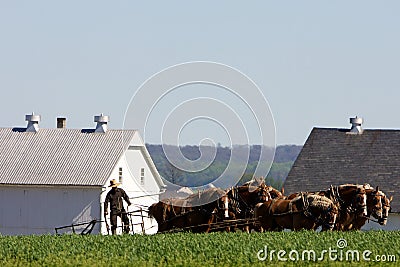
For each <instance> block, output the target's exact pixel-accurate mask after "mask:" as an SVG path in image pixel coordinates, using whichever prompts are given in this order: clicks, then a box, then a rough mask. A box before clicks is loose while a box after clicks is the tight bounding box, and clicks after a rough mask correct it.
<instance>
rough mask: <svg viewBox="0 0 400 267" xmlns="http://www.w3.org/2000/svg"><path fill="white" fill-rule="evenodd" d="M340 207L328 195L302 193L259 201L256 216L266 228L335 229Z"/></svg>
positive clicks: (274, 229) (273, 229) (275, 229)
mask: <svg viewBox="0 0 400 267" xmlns="http://www.w3.org/2000/svg"><path fill="white" fill-rule="evenodd" d="M337 215H338V209H337V207H336V205H335V204H334V203H333V202H332V201H331V200H330V199H329V198H327V197H324V196H320V195H317V194H310V193H309V194H300V195H299V196H297V197H295V198H293V199H291V200H287V199H273V200H269V201H267V202H264V203H259V204H257V206H256V209H255V217H256V218H257V219H258V220H259V222H260V224H261V226H262V227H263V229H264V230H269V231H271V230H272V231H277V230H282V229H291V230H300V229H309V230H310V229H316V228H318V227H319V226H322V227H323V230H328V229H329V230H331V229H333V227H334V225H335V223H336V217H337Z"/></svg>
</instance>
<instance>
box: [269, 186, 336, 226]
mask: <svg viewBox="0 0 400 267" xmlns="http://www.w3.org/2000/svg"><path fill="white" fill-rule="evenodd" d="M307 196H308V194H307V193H303V192H301V193H300V196H298V197H296V198H294V199H292V200H290V202H289V207H288V208H289V211H288V212H284V213H279V214H273V216H285V215H293V214H298V213H303V215H304V216H305V217H307V218H309V219H311V220H313V221H314V222H315V223H317V224H320V225H324V226H328V227H331V225H329V223H326V222H325V221H324V220H323V219H322V218H321V215H322V214H321V215H320V216H318V217H317V216H314V214H313V213H312V212H311V210H310V203H309V201H308V198H307ZM298 199H301V200H302V205H303V209H301V210H296V211H294V210H293V202H295V201H297V200H298ZM276 201H277V200H276V199H272V203H271V205H270V206H269V214H272V205H273V203H275V202H276ZM331 210H332V208H328V209H326V210H324V214H327V213H329V212H330V211H331Z"/></svg>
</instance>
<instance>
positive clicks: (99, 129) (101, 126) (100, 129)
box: [94, 113, 109, 133]
mask: <svg viewBox="0 0 400 267" xmlns="http://www.w3.org/2000/svg"><path fill="white" fill-rule="evenodd" d="M108 120H109V118H108V116H104V115H103V113H101V114H100V115H99V116H94V122H97V125H96V129H95V130H94V132H95V133H105V132H107V128H108V127H107V123H108Z"/></svg>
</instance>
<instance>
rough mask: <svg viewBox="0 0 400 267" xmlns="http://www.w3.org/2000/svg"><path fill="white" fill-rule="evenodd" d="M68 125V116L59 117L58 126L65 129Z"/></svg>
mask: <svg viewBox="0 0 400 267" xmlns="http://www.w3.org/2000/svg"><path fill="white" fill-rule="evenodd" d="M66 127H67V118H57V128H58V129H65V128H66Z"/></svg>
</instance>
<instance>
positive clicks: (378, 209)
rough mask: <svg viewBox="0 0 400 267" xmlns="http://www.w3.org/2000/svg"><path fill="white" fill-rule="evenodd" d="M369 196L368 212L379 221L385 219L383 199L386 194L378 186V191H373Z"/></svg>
mask: <svg viewBox="0 0 400 267" xmlns="http://www.w3.org/2000/svg"><path fill="white" fill-rule="evenodd" d="M369 196H370V197H369V198H368V199H367V205H368V210H369V211H370V213H371V215H372V216H373V217H374V218H376V219H378V220H379V219H381V218H382V217H383V198H384V196H385V194H384V193H383V192H382V191H380V190H379V186H377V187H376V190H374V191H372V192H371V193H370V194H369Z"/></svg>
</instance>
